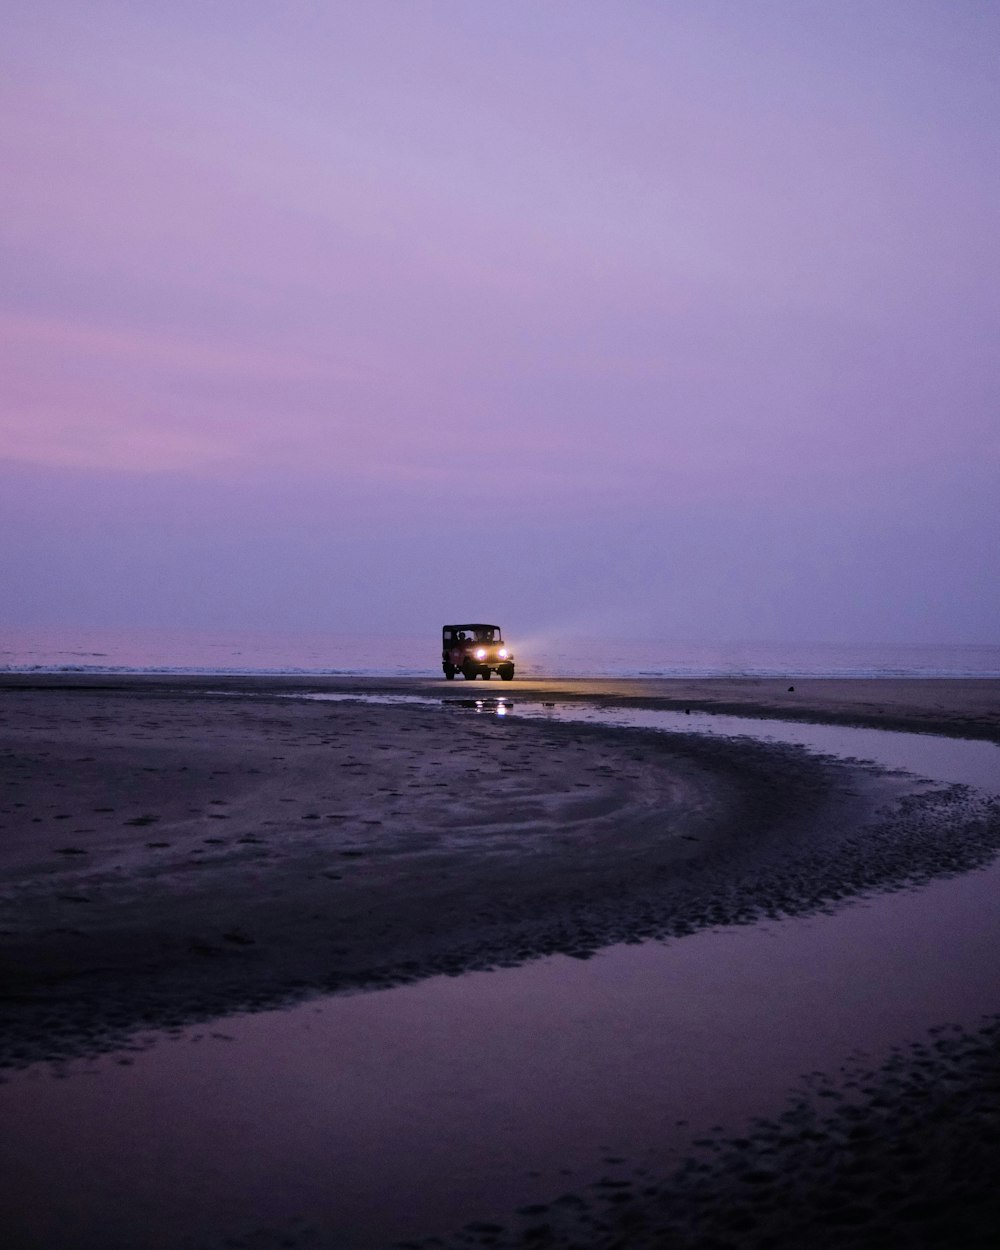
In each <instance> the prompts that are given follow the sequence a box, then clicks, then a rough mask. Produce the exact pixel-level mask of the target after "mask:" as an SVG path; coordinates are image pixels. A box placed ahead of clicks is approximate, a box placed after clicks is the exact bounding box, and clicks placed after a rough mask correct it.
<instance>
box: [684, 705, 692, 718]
mask: <svg viewBox="0 0 1000 1250" xmlns="http://www.w3.org/2000/svg"><path fill="white" fill-rule="evenodd" d="M684 715H685V716H690V715H691V709H690V708H689V707H686V708H685V709H684Z"/></svg>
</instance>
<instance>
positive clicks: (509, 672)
mask: <svg viewBox="0 0 1000 1250" xmlns="http://www.w3.org/2000/svg"><path fill="white" fill-rule="evenodd" d="M497 672H498V673H499V674H500V676H501V677H502V678H503V680H504V681H513V680H514V665H513V664H505V665H504V666H503V667H502V668H498V669H497Z"/></svg>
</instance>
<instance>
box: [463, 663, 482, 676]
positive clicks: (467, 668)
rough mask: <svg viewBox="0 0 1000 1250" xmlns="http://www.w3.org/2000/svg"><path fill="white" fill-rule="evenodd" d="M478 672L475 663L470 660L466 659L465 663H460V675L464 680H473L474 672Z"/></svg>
mask: <svg viewBox="0 0 1000 1250" xmlns="http://www.w3.org/2000/svg"><path fill="white" fill-rule="evenodd" d="M478 672H479V669H478V668H477V667H476V666H475V664H473V663H472V661H471V660H466V661H465V663H464V664H463V665H462V676H463V677H464V678H465V680H466V681H475V680H476V674H477V673H478Z"/></svg>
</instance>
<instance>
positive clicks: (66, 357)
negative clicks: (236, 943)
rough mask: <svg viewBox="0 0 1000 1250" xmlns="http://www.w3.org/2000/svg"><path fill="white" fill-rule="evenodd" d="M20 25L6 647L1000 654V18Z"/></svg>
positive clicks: (181, 1)
mask: <svg viewBox="0 0 1000 1250" xmlns="http://www.w3.org/2000/svg"><path fill="white" fill-rule="evenodd" d="M3 15H4V31H5V38H4V46H3V50H2V52H0V98H2V102H3V103H2V111H0V154H2V162H3V168H4V171H5V177H4V180H3V185H2V188H0V201H2V203H0V244H2V254H3V275H4V280H3V282H2V284H0V323H2V330H3V333H2V342H3V360H2V368H3V390H2V407H0V526H2V533H3V538H2V540H0V577H2V579H3V584H4V588H5V593H4V595H3V599H2V603H3V607H2V608H0V626H2V625H4V624H6V625H8V626H32V625H84V624H87V625H113V626H118V625H125V626H128V625H163V626H200V627H241V628H252V627H259V628H261V629H273V628H290V629H303V630H317V629H318V630H325V629H330V630H338V629H340V630H349V631H355V630H358V629H365V628H367V627H369V626H370V625H372V624H373V623H374V622H377V628H376V629H375V632H378V633H385V632H387V631H389V632H391V629H392V628H393V626H394V625H396V624H398V626H399V628H400V629H403V630H405V632H407V633H413V632H419V631H421V630H423V629H425V628H426V629H436V628H437V626H438V625H439V624H440V622H441V621H444V620H450V619H453V618H454V619H459V618H466V619H473V618H475V619H488V620H498V621H500V622H501V623H503V624H505V625H506V626H507V628H508V630H509V631H510V632H511V633H515V632H521V633H527V632H529V631H534V630H539V629H546V630H565V631H566V632H568V633H572V634H576V635H587V634H590V635H594V636H597V637H601V636H609V637H627V636H630V635H631V636H636V637H662V638H675V639H704V640H709V641H725V640H736V639H740V640H747V641H752V640H765V639H776V640H789V641H795V640H804V641H805V640H815V641H822V640H826V641H833V642H980V643H995V642H1000V576H998V572H1000V570H998V552H1000V403H998V400H1000V371H998V367H997V344H998V343H1000V243H998V238H1000V232H998V229H997V222H998V221H1000V148H998V143H997V135H998V134H1000V78H998V74H997V60H998V52H1000V5H995V4H992V3H988V2H985V0H940V2H938V0H880V2H879V3H877V4H871V3H868V2H867V0H830V2H829V3H807V2H805V0H759V2H756V3H754V4H745V3H742V2H741V0H678V2H677V3H673V2H671V0H662V2H660V3H654V2H652V0H649V2H647V0H621V2H620V3H611V2H610V0H602V2H596V0H547V2H546V3H540V2H528V0H505V2H504V3H499V2H496V3H485V2H484V3H472V2H471V0H415V2H413V3H403V2H402V0H397V2H392V3H390V2H388V0H369V2H368V3H364V4H361V3H355V2H353V0H352V2H351V3H338V2H337V0H332V2H329V3H320V2H318V0H315V2H313V0H283V2H282V3H277V2H276V0H270V2H266V3H265V2H264V0H216V2H214V3H212V4H205V3H204V2H203V0H198V2H197V3H196V2H195V0H172V3H171V4H170V5H162V6H161V5H150V4H147V3H139V2H127V0H121V2H115V0H104V2H101V0H97V2H95V3H92V4H87V5H81V4H79V3H76V2H75V0H30V2H28V0H3Z"/></svg>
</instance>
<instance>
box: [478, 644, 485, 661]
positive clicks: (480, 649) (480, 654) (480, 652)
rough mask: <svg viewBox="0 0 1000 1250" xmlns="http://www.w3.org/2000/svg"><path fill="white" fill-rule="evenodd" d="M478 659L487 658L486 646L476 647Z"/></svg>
mask: <svg viewBox="0 0 1000 1250" xmlns="http://www.w3.org/2000/svg"><path fill="white" fill-rule="evenodd" d="M476 659H477V660H485V659H486V648H485V647H478V648H477V649H476Z"/></svg>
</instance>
